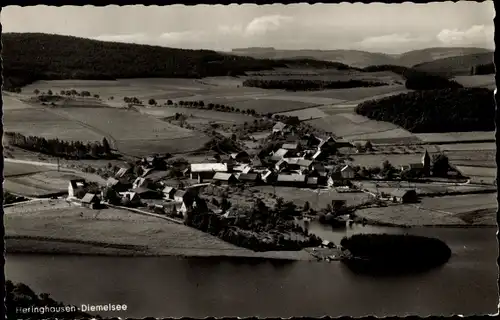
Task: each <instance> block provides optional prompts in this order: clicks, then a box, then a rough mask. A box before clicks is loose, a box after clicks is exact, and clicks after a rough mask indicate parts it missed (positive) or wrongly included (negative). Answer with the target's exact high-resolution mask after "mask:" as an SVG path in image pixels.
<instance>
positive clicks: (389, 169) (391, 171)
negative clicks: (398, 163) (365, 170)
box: [381, 160, 396, 179]
mask: <svg viewBox="0 0 500 320" xmlns="http://www.w3.org/2000/svg"><path fill="white" fill-rule="evenodd" d="M381 174H382V175H383V176H384V177H385V178H386V179H392V178H394V175H395V174H396V168H394V166H393V165H392V164H391V163H390V162H389V161H388V160H385V161H384V162H383V163H382V170H381Z"/></svg>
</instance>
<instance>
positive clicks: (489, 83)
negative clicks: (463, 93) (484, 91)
mask: <svg viewBox="0 0 500 320" xmlns="http://www.w3.org/2000/svg"><path fill="white" fill-rule="evenodd" d="M454 80H455V81H457V82H458V83H460V84H461V85H463V86H464V87H471V88H472V87H482V88H489V89H492V90H493V89H495V88H496V82H495V75H494V74H485V75H474V76H457V77H455V78H454Z"/></svg>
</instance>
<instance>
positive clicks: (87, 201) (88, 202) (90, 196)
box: [81, 193, 101, 209]
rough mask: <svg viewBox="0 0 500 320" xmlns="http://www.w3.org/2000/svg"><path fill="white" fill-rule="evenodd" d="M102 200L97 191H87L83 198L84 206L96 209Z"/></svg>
mask: <svg viewBox="0 0 500 320" xmlns="http://www.w3.org/2000/svg"><path fill="white" fill-rule="evenodd" d="M100 202H101V200H100V199H99V197H98V196H97V194H95V193H87V194H85V196H83V198H82V201H81V203H82V207H86V208H91V209H95V208H97V207H98V206H99V204H100Z"/></svg>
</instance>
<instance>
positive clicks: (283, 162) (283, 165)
mask: <svg viewBox="0 0 500 320" xmlns="http://www.w3.org/2000/svg"><path fill="white" fill-rule="evenodd" d="M287 166H288V163H287V162H286V160H285V159H281V160H280V161H278V162H276V164H275V165H274V168H275V169H276V171H278V172H279V171H281V170H283V169H285V168H286V167H287Z"/></svg>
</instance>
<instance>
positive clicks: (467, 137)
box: [415, 131, 495, 143]
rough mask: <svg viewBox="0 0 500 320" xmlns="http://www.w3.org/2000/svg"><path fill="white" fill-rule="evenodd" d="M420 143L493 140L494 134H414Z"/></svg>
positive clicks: (477, 132)
mask: <svg viewBox="0 0 500 320" xmlns="http://www.w3.org/2000/svg"><path fill="white" fill-rule="evenodd" d="M415 136H416V137H418V138H419V139H420V140H421V141H422V142H426V143H442V142H467V141H480V140H494V139H495V132H493V131H476V132H446V133H416V134H415Z"/></svg>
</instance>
